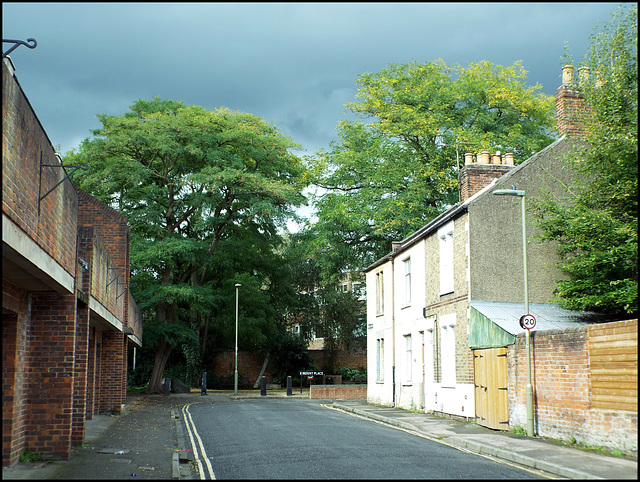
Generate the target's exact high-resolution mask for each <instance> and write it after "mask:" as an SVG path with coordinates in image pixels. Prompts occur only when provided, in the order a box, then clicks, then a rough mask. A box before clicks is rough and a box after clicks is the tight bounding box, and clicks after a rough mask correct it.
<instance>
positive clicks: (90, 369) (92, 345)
mask: <svg viewBox="0 0 640 482" xmlns="http://www.w3.org/2000/svg"><path fill="white" fill-rule="evenodd" d="M96 347H97V340H96V329H95V328H93V327H90V328H89V344H88V352H89V353H88V356H87V402H86V403H87V410H86V419H87V420H92V419H93V414H94V413H96V398H97V394H98V392H97V386H98V385H97V382H96V380H97V379H98V373H97V367H98V364H97V363H96V356H97V352H98V350H97V348H96Z"/></svg>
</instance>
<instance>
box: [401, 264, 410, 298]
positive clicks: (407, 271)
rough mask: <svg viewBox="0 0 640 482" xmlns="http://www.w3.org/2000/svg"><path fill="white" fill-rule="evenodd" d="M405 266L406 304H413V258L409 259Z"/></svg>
mask: <svg viewBox="0 0 640 482" xmlns="http://www.w3.org/2000/svg"><path fill="white" fill-rule="evenodd" d="M403 264H404V304H405V306H408V305H410V304H411V258H407V259H405V260H404V262H403Z"/></svg>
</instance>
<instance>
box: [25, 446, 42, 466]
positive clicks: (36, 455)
mask: <svg viewBox="0 0 640 482" xmlns="http://www.w3.org/2000/svg"><path fill="white" fill-rule="evenodd" d="M40 460H42V453H41V452H32V451H31V449H29V448H28V447H27V448H26V449H25V450H24V451H23V452H22V453H21V454H20V462H22V463H23V464H28V463H30V462H38V461H40Z"/></svg>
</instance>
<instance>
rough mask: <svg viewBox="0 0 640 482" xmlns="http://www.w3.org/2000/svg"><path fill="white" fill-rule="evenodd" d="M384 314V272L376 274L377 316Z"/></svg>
mask: <svg viewBox="0 0 640 482" xmlns="http://www.w3.org/2000/svg"><path fill="white" fill-rule="evenodd" d="M383 313H384V278H383V272H382V271H380V272H379V273H376V315H381V314H383Z"/></svg>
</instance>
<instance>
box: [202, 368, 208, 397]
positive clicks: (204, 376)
mask: <svg viewBox="0 0 640 482" xmlns="http://www.w3.org/2000/svg"><path fill="white" fill-rule="evenodd" d="M206 394H207V372H202V386H201V388H200V395H206Z"/></svg>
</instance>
